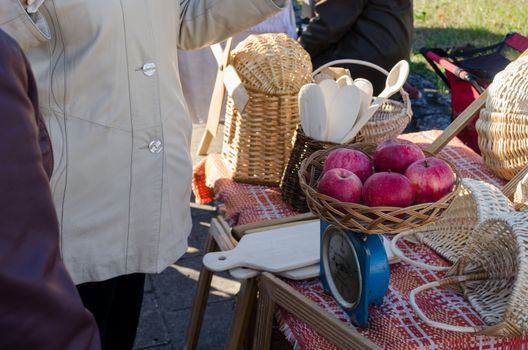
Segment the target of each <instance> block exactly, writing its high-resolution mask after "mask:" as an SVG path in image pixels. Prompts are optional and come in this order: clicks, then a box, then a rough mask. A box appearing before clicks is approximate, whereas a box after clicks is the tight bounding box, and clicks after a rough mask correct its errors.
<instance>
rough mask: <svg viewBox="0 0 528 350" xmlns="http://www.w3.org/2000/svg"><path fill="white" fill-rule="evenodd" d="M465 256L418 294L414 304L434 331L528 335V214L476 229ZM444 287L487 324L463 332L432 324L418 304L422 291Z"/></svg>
mask: <svg viewBox="0 0 528 350" xmlns="http://www.w3.org/2000/svg"><path fill="white" fill-rule="evenodd" d="M475 231H476V232H475V234H474V235H472V236H471V238H470V240H469V241H468V244H467V249H466V251H465V252H464V255H463V256H462V257H460V259H458V260H457V262H456V263H455V265H454V266H453V267H452V268H451V269H450V270H449V271H448V272H447V273H446V275H445V278H444V279H443V280H440V281H435V282H432V283H428V284H425V285H423V286H420V287H418V288H416V289H414V290H413V291H412V292H411V294H410V302H411V305H412V307H413V309H414V311H415V312H416V313H417V314H418V316H419V317H420V318H421V319H422V320H423V321H424V322H426V323H427V324H428V325H430V326H432V327H437V328H441V329H446V330H450V331H458V332H469V333H478V334H483V335H488V336H519V335H525V334H527V333H528V215H527V213H526V212H519V213H508V214H503V215H501V216H499V217H495V218H491V219H488V220H486V221H484V222H482V223H481V224H480V225H478V226H477V227H476V229H475ZM439 286H446V287H448V288H450V289H452V290H455V291H457V292H459V293H461V294H463V295H464V296H466V297H467V299H468V300H469V302H470V303H471V305H472V307H473V308H474V309H475V310H476V311H477V312H478V313H479V315H480V316H481V317H482V319H483V321H484V322H485V323H486V324H487V325H486V326H484V327H459V326H454V325H449V324H445V323H440V322H435V321H433V320H431V319H429V318H428V317H427V316H426V315H425V314H424V313H423V311H422V310H421V309H420V308H419V306H418V305H417V303H416V295H417V294H418V293H420V292H421V291H423V290H426V289H431V288H434V287H439Z"/></svg>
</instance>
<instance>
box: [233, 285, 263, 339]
mask: <svg viewBox="0 0 528 350" xmlns="http://www.w3.org/2000/svg"><path fill="white" fill-rule="evenodd" d="M257 287H258V285H257V280H256V279H255V278H250V279H248V280H246V281H244V282H242V286H241V287H240V292H239V293H238V297H237V301H236V306H235V311H234V312H233V321H232V323H231V328H230V331H229V336H228V342H227V346H226V349H228V350H239V349H241V348H242V345H243V343H244V337H245V335H246V333H247V331H248V326H249V324H250V323H251V318H252V317H253V313H254V310H255V301H256V298H257Z"/></svg>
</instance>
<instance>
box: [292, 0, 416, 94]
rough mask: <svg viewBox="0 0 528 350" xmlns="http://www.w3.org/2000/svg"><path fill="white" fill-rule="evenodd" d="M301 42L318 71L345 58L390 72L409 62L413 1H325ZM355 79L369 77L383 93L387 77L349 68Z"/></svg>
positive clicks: (366, 70) (353, 67)
mask: <svg viewBox="0 0 528 350" xmlns="http://www.w3.org/2000/svg"><path fill="white" fill-rule="evenodd" d="M315 13H316V17H314V18H312V20H311V21H310V23H309V24H308V26H307V28H306V30H305V31H304V33H303V34H302V35H301V37H300V38H299V41H300V43H301V45H302V46H303V47H304V48H305V50H306V51H308V53H309V54H310V56H311V57H312V63H313V65H314V69H315V68H317V67H320V66H321V65H323V64H325V63H327V62H330V61H333V60H337V59H344V58H355V59H360V60H364V61H369V62H372V63H375V64H377V65H379V66H381V67H383V68H385V69H386V70H390V69H391V68H392V66H394V65H395V64H396V63H397V62H398V61H400V60H402V59H408V58H409V54H410V51H411V38H412V32H413V4H412V0H322V1H319V2H317V3H316V5H315ZM346 68H349V69H350V71H351V74H352V77H353V78H354V79H355V78H359V77H365V78H367V79H369V80H371V82H372V83H373V84H374V86H375V90H376V91H379V90H380V89H382V88H383V87H384V86H385V77H384V76H383V75H381V74H379V73H376V72H374V71H372V70H371V69H369V68H362V67H359V66H355V65H354V66H346Z"/></svg>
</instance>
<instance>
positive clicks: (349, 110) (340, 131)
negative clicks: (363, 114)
mask: <svg viewBox="0 0 528 350" xmlns="http://www.w3.org/2000/svg"><path fill="white" fill-rule="evenodd" d="M360 107H361V94H360V92H359V89H358V88H357V87H356V86H354V85H345V86H342V87H341V88H339V92H338V94H337V96H336V98H335V101H334V107H333V109H332V114H331V116H330V118H329V119H330V126H329V128H328V138H327V140H328V141H331V142H335V143H340V142H341V140H342V139H343V138H344V137H345V136H346V134H347V132H348V131H349V130H350V129H351V128H352V126H353V125H354V123H355V122H356V119H357V116H358V113H359V109H360Z"/></svg>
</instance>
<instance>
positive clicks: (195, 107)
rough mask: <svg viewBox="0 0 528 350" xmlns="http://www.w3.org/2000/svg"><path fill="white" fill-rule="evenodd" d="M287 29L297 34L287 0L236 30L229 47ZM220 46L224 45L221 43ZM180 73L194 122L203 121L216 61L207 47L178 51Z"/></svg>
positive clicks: (290, 7)
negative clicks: (266, 15) (281, 6)
mask: <svg viewBox="0 0 528 350" xmlns="http://www.w3.org/2000/svg"><path fill="white" fill-rule="evenodd" d="M261 33H286V34H288V35H290V36H291V37H292V38H294V39H296V38H297V28H296V24H295V15H294V13H293V5H292V3H291V0H288V3H287V6H286V7H285V8H284V9H283V10H282V11H280V12H279V13H278V14H276V15H274V16H272V17H270V18H268V19H266V20H265V21H263V22H261V23H259V24H257V25H255V26H253V27H252V28H250V29H248V30H246V31H244V32H242V33H240V34H237V35H235V36H234V38H233V43H232V46H231V49H234V48H235V46H236V45H237V44H238V43H240V42H241V41H242V40H244V39H245V38H247V37H248V36H249V35H251V34H261ZM222 47H224V45H223V44H222ZM178 61H179V67H180V77H181V83H182V88H183V95H184V96H185V100H186V101H187V105H188V107H189V114H190V115H191V117H192V120H193V123H197V124H199V123H205V122H206V121H207V115H208V112H209V105H210V103H211V98H212V94H213V88H214V84H215V79H216V74H217V72H218V64H217V62H216V59H215V57H214V56H213V53H212V51H211V49H210V48H209V47H206V48H203V49H199V50H193V51H185V52H181V53H180V54H179V55H178ZM222 108H223V109H222V113H221V119H222V120H223V117H224V113H225V103H224V106H223V107H222Z"/></svg>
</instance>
